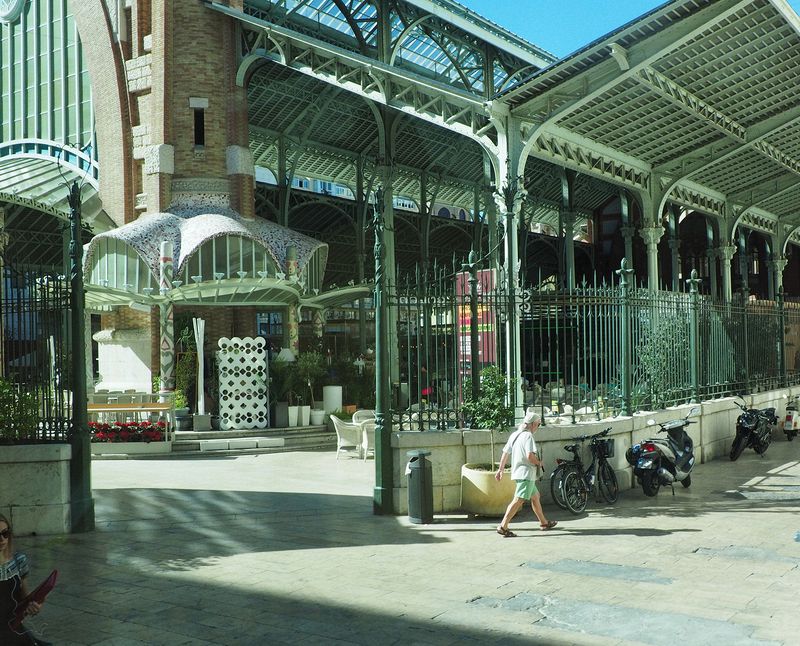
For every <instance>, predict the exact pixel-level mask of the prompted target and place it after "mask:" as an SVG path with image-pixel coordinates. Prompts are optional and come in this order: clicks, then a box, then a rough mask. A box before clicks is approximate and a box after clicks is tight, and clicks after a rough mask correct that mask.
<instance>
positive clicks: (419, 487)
mask: <svg viewBox="0 0 800 646" xmlns="http://www.w3.org/2000/svg"><path fill="white" fill-rule="evenodd" d="M430 454H431V452H430V451H422V450H419V449H416V450H414V451H408V452H407V453H406V455H408V457H409V460H408V467H406V473H407V474H408V519H409V520H410V521H411V522H412V523H416V524H418V525H419V524H427V523H432V522H433V473H432V468H431V463H430V461H429V460H426V459H425V456H426V455H430Z"/></svg>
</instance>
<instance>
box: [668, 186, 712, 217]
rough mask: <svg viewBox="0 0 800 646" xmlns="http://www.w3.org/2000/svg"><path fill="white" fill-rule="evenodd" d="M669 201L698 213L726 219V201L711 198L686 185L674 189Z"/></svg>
mask: <svg viewBox="0 0 800 646" xmlns="http://www.w3.org/2000/svg"><path fill="white" fill-rule="evenodd" d="M669 199H670V201H671V202H674V203H675V204H680V205H681V206H686V207H688V208H690V209H694V210H696V211H701V212H703V213H709V214H711V215H717V216H719V217H720V218H724V217H725V201H724V200H720V199H717V198H714V197H711V196H709V195H706V194H704V193H702V192H700V191H698V190H695V189H693V188H690V187H689V186H686V185H684V184H679V185H678V186H676V187H675V188H673V189H672V192H671V193H670V196H669Z"/></svg>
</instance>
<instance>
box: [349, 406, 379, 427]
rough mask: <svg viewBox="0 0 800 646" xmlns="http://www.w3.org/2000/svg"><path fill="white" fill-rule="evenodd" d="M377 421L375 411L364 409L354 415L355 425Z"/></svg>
mask: <svg viewBox="0 0 800 646" xmlns="http://www.w3.org/2000/svg"><path fill="white" fill-rule="evenodd" d="M369 421H375V411H374V410H370V409H369V408H362V409H361V410H357V411H356V412H355V413H353V424H360V423H361V422H369Z"/></svg>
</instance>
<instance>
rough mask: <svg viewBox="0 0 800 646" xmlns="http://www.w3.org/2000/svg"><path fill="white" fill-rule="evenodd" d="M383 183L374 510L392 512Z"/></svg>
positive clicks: (378, 200)
mask: <svg viewBox="0 0 800 646" xmlns="http://www.w3.org/2000/svg"><path fill="white" fill-rule="evenodd" d="M383 205H384V194H383V187H378V190H377V191H376V192H375V211H374V214H373V220H372V226H373V228H374V230H375V249H374V252H375V489H374V491H373V497H372V510H373V513H375V514H381V515H384V514H391V513H392V512H393V509H392V507H393V505H392V493H393V482H392V474H393V465H392V440H391V433H392V419H391V415H388V416H387V413H388V412H389V365H388V363H389V348H388V344H389V343H390V339H389V338H388V335H387V334H386V324H387V316H386V314H387V305H388V303H387V298H388V294H387V293H386V275H385V269H386V267H385V264H386V263H385V253H386V249H385V247H384V241H383V235H384V221H383Z"/></svg>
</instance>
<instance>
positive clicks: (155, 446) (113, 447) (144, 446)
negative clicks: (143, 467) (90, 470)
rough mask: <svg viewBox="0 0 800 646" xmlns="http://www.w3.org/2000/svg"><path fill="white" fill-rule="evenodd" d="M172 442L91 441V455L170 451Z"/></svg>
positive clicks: (150, 453)
mask: <svg viewBox="0 0 800 646" xmlns="http://www.w3.org/2000/svg"><path fill="white" fill-rule="evenodd" d="M171 451H172V442H92V455H114V454H125V455H152V454H160V453H170V452H171Z"/></svg>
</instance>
